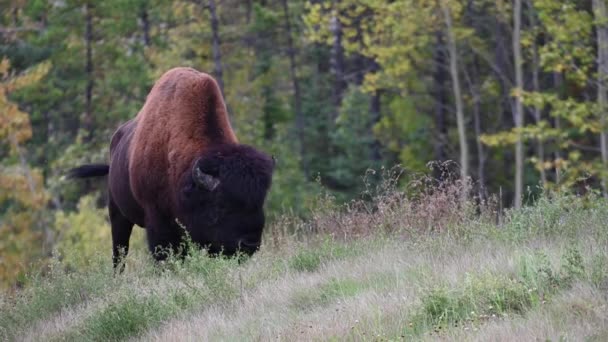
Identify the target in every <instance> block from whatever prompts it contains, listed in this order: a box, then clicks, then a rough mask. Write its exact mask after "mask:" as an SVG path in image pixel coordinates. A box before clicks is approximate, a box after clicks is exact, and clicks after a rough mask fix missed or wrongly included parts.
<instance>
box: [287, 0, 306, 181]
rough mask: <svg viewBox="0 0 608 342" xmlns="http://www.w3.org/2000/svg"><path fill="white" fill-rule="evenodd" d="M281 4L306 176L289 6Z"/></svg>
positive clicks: (301, 116) (302, 127)
mask: <svg viewBox="0 0 608 342" xmlns="http://www.w3.org/2000/svg"><path fill="white" fill-rule="evenodd" d="M282 3H283V14H284V16H285V30H286V34H287V49H288V50H287V54H288V55H289V72H290V75H291V82H292V85H293V95H294V110H295V114H296V120H295V121H296V135H297V137H298V145H299V148H300V159H301V160H302V168H303V170H304V174H306V175H307V174H308V165H306V158H304V154H305V146H304V116H303V114H302V99H301V95H300V83H299V81H298V75H297V65H296V51H295V48H294V44H293V37H292V34H293V32H291V21H290V20H289V5H288V4H287V0H282Z"/></svg>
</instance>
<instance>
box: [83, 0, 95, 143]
mask: <svg viewBox="0 0 608 342" xmlns="http://www.w3.org/2000/svg"><path fill="white" fill-rule="evenodd" d="M92 11H93V8H92V5H91V4H89V3H87V4H86V5H85V25H86V26H85V37H84V39H85V49H86V62H85V63H86V65H85V73H86V77H87V85H86V90H85V105H84V111H85V113H84V118H83V123H82V128H84V130H85V137H84V140H85V141H90V140H91V138H92V137H93V85H94V83H93V14H92Z"/></svg>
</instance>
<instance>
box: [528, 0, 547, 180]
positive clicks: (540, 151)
mask: <svg viewBox="0 0 608 342" xmlns="http://www.w3.org/2000/svg"><path fill="white" fill-rule="evenodd" d="M527 4H528V7H529V8H533V7H532V2H531V0H527ZM529 19H530V25H532V26H536V25H537V22H536V18H535V17H534V14H533V13H532V11H529ZM539 73H540V61H539V59H538V45H537V44H536V42H534V48H533V50H532V88H533V89H532V90H533V91H534V92H535V93H538V92H539V91H540V82H539V78H538V75H539ZM541 119H542V116H541V109H540V108H539V107H537V106H534V121H535V122H536V124H537V125H538V124H539V123H540V121H541ZM536 154H537V158H538V160H539V163H540V181H541V184H542V186H543V188H545V186H546V184H547V172H546V170H545V166H544V164H545V146H544V142H543V141H542V139H538V141H537V146H536Z"/></svg>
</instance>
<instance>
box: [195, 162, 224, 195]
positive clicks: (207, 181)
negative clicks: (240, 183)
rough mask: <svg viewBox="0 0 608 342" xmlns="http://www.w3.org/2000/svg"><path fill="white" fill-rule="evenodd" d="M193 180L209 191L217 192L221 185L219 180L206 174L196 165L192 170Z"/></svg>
mask: <svg viewBox="0 0 608 342" xmlns="http://www.w3.org/2000/svg"><path fill="white" fill-rule="evenodd" d="M192 179H193V180H194V182H195V183H196V184H197V185H199V186H202V187H203V188H205V189H207V190H209V191H213V190H215V189H216V188H217V186H218V185H220V180H219V179H217V178H216V177H213V176H212V175H210V174H207V173H204V172H203V171H201V169H200V168H199V167H198V166H197V165H196V164H195V165H194V168H193V169H192Z"/></svg>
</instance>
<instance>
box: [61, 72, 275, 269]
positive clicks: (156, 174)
mask: <svg viewBox="0 0 608 342" xmlns="http://www.w3.org/2000/svg"><path fill="white" fill-rule="evenodd" d="M274 166H275V163H274V158H273V157H270V156H268V155H267V154H265V153H263V152H260V151H258V150H256V149H254V148H253V147H250V146H247V145H243V144H240V143H239V142H238V140H237V138H236V136H235V134H234V131H233V130H232V127H231V126H230V122H229V119H228V114H227V110H226V105H225V103H224V100H223V97H222V94H221V91H220V89H219V87H218V84H217V83H216V81H215V80H214V79H213V78H212V77H211V76H209V75H208V74H205V73H202V72H199V71H197V70H194V69H192V68H184V67H179V68H174V69H171V70H169V71H167V72H166V73H165V74H164V75H163V76H162V77H161V78H160V79H159V80H158V81H156V83H155V84H154V86H153V88H152V90H151V91H150V93H149V94H148V97H147V99H146V101H145V103H144V106H143V107H142V109H141V110H140V111H139V113H138V114H137V115H136V116H135V118H133V119H131V120H129V121H127V122H125V123H124V124H123V125H121V126H120V127H119V128H118V129H117V130H116V132H115V133H114V135H113V136H112V139H111V142H110V163H109V165H107V164H89V165H82V166H80V167H77V168H74V169H71V170H70V171H69V173H68V177H69V178H86V177H98V176H105V175H108V195H109V196H108V197H109V198H108V210H109V216H110V221H111V226H112V259H113V263H114V267H116V266H117V265H118V264H119V262H120V260H121V258H122V257H123V256H126V254H127V253H128V249H129V238H130V235H131V231H132V229H133V225H134V224H136V225H138V226H140V227H142V228H145V229H146V231H147V234H146V235H147V240H148V247H149V249H150V252H152V254H153V255H154V257H155V259H156V260H163V259H165V258H166V256H167V254H166V253H162V252H160V251H163V250H164V251H166V250H167V248H170V249H173V250H174V251H175V250H176V248H177V246H179V245H180V243H181V241H182V238H183V237H184V234H185V233H186V232H187V233H188V235H189V236H190V238H191V240H192V241H193V242H195V243H197V244H198V245H200V246H203V247H205V248H207V249H208V251H209V252H210V253H211V254H217V253H220V252H221V253H223V254H224V255H229V256H231V255H234V254H236V253H237V252H243V253H244V254H247V255H252V254H253V253H254V252H255V251H256V250H257V249H258V248H259V246H260V243H261V236H262V230H263V227H264V221H265V218H264V210H263V205H264V201H265V198H266V195H267V193H268V191H269V188H270V186H271V182H272V174H273V171H274Z"/></svg>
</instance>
